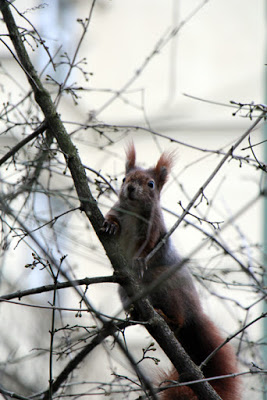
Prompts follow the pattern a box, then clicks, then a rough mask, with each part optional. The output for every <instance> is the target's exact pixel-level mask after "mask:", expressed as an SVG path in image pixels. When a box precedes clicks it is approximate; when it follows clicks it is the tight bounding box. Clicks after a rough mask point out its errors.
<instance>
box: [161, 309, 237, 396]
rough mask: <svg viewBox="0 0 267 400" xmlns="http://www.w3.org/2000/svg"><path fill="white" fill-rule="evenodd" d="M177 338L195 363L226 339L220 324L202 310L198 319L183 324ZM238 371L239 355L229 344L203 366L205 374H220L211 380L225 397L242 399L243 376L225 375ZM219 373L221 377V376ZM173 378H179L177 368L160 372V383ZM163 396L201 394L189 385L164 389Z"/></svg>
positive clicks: (199, 361) (206, 375)
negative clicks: (220, 331)
mask: <svg viewBox="0 0 267 400" xmlns="http://www.w3.org/2000/svg"><path fill="white" fill-rule="evenodd" d="M177 338H178V340H179V341H180V343H181V344H182V346H183V347H184V349H185V350H186V351H187V353H188V354H189V355H190V357H191V358H192V360H193V361H194V362H195V364H196V365H198V366H199V365H200V364H201V362H203V361H204V360H205V359H206V358H207V356H208V355H209V354H210V353H212V352H213V350H215V349H216V348H217V347H218V346H219V345H221V344H222V343H223V339H222V337H221V335H220V333H219V331H218V329H217V327H216V326H215V325H214V324H213V322H211V321H210V319H209V318H208V317H207V316H206V315H204V314H201V315H200V318H199V319H198V320H197V321H195V320H194V321H193V322H192V323H189V324H187V325H185V326H183V327H182V328H181V329H180V331H179V332H178V334H177ZM235 373H237V365H236V358H235V355H234V352H233V349H232V347H231V345H230V344H226V345H224V346H223V347H222V348H221V349H220V350H219V351H218V352H217V353H216V354H215V355H214V356H213V357H212V358H211V359H210V360H209V362H208V363H207V365H206V366H205V367H204V368H203V374H204V376H205V377H206V378H213V377H218V379H215V380H211V381H210V384H211V385H212V386H213V388H214V390H215V391H216V392H217V393H218V395H220V396H221V398H222V399H223V400H240V399H241V394H240V379H239V378H238V377H234V376H233V377H228V378H224V377H223V376H224V375H232V374H233V375H234V374H235ZM219 377H220V378H219ZM170 381H173V383H175V381H178V382H179V376H178V373H177V371H176V370H173V371H171V373H170V374H166V373H164V374H163V376H161V382H162V385H163V386H161V387H164V386H168V385H169V384H170ZM160 399H161V400H198V396H197V395H196V394H195V393H194V392H193V390H192V389H191V388H190V387H189V386H180V387H172V388H170V389H166V390H164V391H162V393H161V394H160Z"/></svg>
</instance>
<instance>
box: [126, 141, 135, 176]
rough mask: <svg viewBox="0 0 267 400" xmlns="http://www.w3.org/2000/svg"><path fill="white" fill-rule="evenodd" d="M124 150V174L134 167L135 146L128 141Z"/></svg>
mask: <svg viewBox="0 0 267 400" xmlns="http://www.w3.org/2000/svg"><path fill="white" fill-rule="evenodd" d="M125 152H126V165H125V169H126V174H127V173H128V172H129V171H130V170H131V169H133V168H134V167H135V157H136V155H135V147H134V144H133V142H130V143H129V144H128V146H127V148H126V150H125Z"/></svg>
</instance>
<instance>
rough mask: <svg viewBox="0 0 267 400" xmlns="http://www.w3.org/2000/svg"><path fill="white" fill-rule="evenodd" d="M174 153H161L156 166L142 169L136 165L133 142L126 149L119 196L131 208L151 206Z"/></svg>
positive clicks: (160, 187)
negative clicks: (123, 176)
mask: <svg viewBox="0 0 267 400" xmlns="http://www.w3.org/2000/svg"><path fill="white" fill-rule="evenodd" d="M174 157H175V154H174V153H173V152H172V153H167V152H165V153H163V154H162V155H161V156H160V158H159V160H158V162H157V164H156V166H155V167H152V168H149V169H143V168H141V167H139V166H138V165H136V152H135V147H134V144H133V143H130V144H129V146H128V147H127V149H126V175H125V178H124V179H123V184H122V187H121V191H120V198H121V200H124V201H126V202H127V204H129V205H131V206H132V207H133V208H135V207H137V208H142V207H144V206H145V208H149V207H150V208H151V205H153V201H154V202H155V201H158V200H159V197H160V192H161V190H162V188H163V186H164V184H165V182H166V181H167V179H168V175H169V173H170V171H171V168H172V166H173V163H174Z"/></svg>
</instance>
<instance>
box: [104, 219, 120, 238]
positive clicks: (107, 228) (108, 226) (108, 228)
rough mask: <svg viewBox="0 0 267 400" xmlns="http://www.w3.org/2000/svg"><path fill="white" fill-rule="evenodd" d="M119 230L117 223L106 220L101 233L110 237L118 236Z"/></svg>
mask: <svg viewBox="0 0 267 400" xmlns="http://www.w3.org/2000/svg"><path fill="white" fill-rule="evenodd" d="M118 230H119V225H118V224H117V222H115V221H108V220H107V219H105V221H104V222H103V225H102V227H101V231H102V232H104V233H107V234H109V235H116V233H117V232H118Z"/></svg>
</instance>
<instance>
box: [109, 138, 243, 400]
mask: <svg viewBox="0 0 267 400" xmlns="http://www.w3.org/2000/svg"><path fill="white" fill-rule="evenodd" d="M126 157H127V160H126V175H125V178H124V179H123V182H122V186H121V189H120V192H119V199H118V201H117V202H116V203H115V204H114V206H113V207H112V208H111V210H110V211H109V212H108V213H107V214H106V216H105V220H104V223H103V227H102V229H103V231H104V232H106V233H107V234H109V235H116V237H117V238H118V241H119V245H120V247H121V249H122V251H123V253H124V256H125V257H126V259H127V262H128V263H129V265H131V266H133V267H135V266H136V262H135V261H136V260H137V259H144V258H145V257H146V256H147V255H148V254H149V253H150V252H151V250H153V249H154V247H155V246H156V245H157V244H158V243H159V242H160V241H161V239H162V238H163V237H164V236H165V234H166V233H167V229H166V226H165V222H164V218H163V214H162V210H161V206H160V193H161V190H162V188H163V186H164V184H165V183H166V181H167V179H168V175H169V173H170V171H171V168H172V166H173V164H174V154H173V153H166V152H165V153H163V154H162V155H161V156H160V158H159V160H158V162H157V164H156V166H155V167H152V168H149V169H143V168H141V167H139V166H138V165H136V152H135V147H134V144H133V143H131V144H130V145H129V146H128V148H127V150H126ZM180 261H181V257H180V256H179V254H178V253H177V251H176V249H175V248H174V246H173V244H172V242H171V239H170V238H168V239H167V241H166V242H164V244H163V245H162V246H161V248H160V249H159V250H158V251H157V252H156V253H155V254H154V255H153V257H152V258H151V259H149V261H148V263H147V265H146V266H145V268H143V269H142V271H141V274H139V277H141V279H142V283H143V284H144V285H147V284H148V283H150V282H151V281H153V280H154V279H156V278H158V277H159V276H160V274H161V273H163V272H164V271H166V269H168V268H170V267H171V266H173V265H175V264H177V265H178V264H179V263H180ZM122 297H123V296H122ZM149 299H150V301H151V303H152V305H153V307H154V308H155V310H156V311H158V312H159V313H160V315H161V316H163V318H164V319H165V321H166V322H167V323H168V325H169V326H170V328H171V329H172V331H173V333H174V335H175V336H176V338H177V340H178V341H179V342H180V344H181V345H182V346H183V347H184V349H185V350H186V352H187V353H188V355H189V356H190V357H191V359H192V360H193V361H194V363H195V364H196V365H200V364H201V363H202V362H203V361H204V360H205V359H206V357H207V356H208V355H209V354H210V353H211V352H212V351H213V350H214V349H216V348H217V347H218V346H219V345H220V344H221V343H222V342H223V338H222V336H221V334H220V333H219V330H218V329H217V327H216V326H215V325H214V324H213V322H212V321H211V320H210V319H209V318H208V317H207V315H205V314H204V312H203V309H202V306H201V303H200V300H199V297H198V294H197V291H196V288H195V286H194V283H193V279H192V277H191V274H190V272H189V270H188V267H187V266H186V265H183V266H182V267H181V268H179V267H178V268H177V271H176V272H175V273H174V274H173V275H172V276H171V277H170V278H169V279H167V280H166V281H165V282H164V283H163V284H162V285H160V286H159V287H158V288H157V289H156V290H154V291H153V292H152V293H151V294H150V295H149ZM122 300H123V299H122ZM236 372H237V367H236V358H235V355H234V352H233V349H232V347H231V346H230V344H229V343H228V344H226V345H225V346H223V347H222V348H221V349H220V350H219V351H218V352H217V353H216V354H215V355H214V356H213V357H212V358H211V359H210V360H209V361H208V363H207V365H205V366H204V368H203V374H204V376H205V377H206V378H211V377H217V376H218V377H219V376H222V375H228V374H234V373H236ZM164 378H165V382H166V381H168V380H172V381H174V380H176V381H179V375H178V372H177V371H176V370H175V369H174V371H172V372H171V373H170V374H167V373H166V374H165V377H164ZM210 383H211V385H212V386H213V388H214V389H215V391H216V392H217V393H218V394H219V395H220V396H221V398H222V399H223V400H240V398H241V396H240V382H239V380H238V378H234V377H229V378H223V379H216V380H211V381H210ZM160 399H164V400H178V399H180V400H197V399H198V397H197V396H196V395H195V393H194V392H193V390H192V389H191V388H190V387H189V386H180V387H176V388H169V389H166V390H164V391H162V393H161V394H160Z"/></svg>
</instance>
